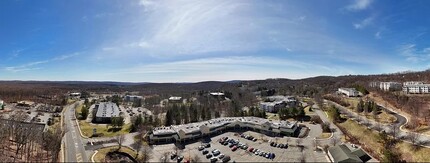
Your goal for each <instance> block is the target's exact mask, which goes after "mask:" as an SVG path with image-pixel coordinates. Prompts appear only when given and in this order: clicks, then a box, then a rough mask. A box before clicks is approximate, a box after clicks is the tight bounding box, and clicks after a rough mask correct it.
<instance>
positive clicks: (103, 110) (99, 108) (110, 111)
mask: <svg viewBox="0 0 430 163" xmlns="http://www.w3.org/2000/svg"><path fill="white" fill-rule="evenodd" d="M94 109H96V116H95V121H96V122H98V123H109V122H111V119H112V117H119V108H118V106H117V105H116V104H115V103H113V102H101V103H99V104H96V105H95V107H94Z"/></svg>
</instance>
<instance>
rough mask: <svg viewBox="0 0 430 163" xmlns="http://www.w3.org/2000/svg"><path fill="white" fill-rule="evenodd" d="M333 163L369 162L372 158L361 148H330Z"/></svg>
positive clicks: (338, 146)
mask: <svg viewBox="0 0 430 163" xmlns="http://www.w3.org/2000/svg"><path fill="white" fill-rule="evenodd" d="M328 150H329V152H330V154H331V156H332V157H333V159H334V160H333V162H367V161H369V160H370V159H371V158H370V156H368V155H367V154H366V152H364V151H363V150H362V149H361V148H352V147H348V145H346V144H341V145H337V146H334V147H330V148H329V149H328Z"/></svg>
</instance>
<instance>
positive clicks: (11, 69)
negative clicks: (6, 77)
mask: <svg viewBox="0 0 430 163" xmlns="http://www.w3.org/2000/svg"><path fill="white" fill-rule="evenodd" d="M77 55H79V53H73V54H69V55H61V56H58V57H55V58H52V59H47V60H42V61H34V62H29V63H26V64H23V65H18V66H9V67H5V68H4V70H6V71H9V72H22V71H30V70H39V69H42V68H41V67H36V66H40V65H43V64H47V63H50V62H54V61H62V60H66V59H68V58H71V57H75V56H77Z"/></svg>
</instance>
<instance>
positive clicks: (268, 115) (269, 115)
mask: <svg viewBox="0 0 430 163" xmlns="http://www.w3.org/2000/svg"><path fill="white" fill-rule="evenodd" d="M266 116H267V119H270V120H279V116H278V114H275V113H266Z"/></svg>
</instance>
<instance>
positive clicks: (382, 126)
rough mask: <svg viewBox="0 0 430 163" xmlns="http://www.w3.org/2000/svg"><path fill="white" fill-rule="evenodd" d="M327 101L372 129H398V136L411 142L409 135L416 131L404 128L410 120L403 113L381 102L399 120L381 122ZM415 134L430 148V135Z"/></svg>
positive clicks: (421, 143)
mask: <svg viewBox="0 0 430 163" xmlns="http://www.w3.org/2000/svg"><path fill="white" fill-rule="evenodd" d="M325 101H327V102H329V103H331V104H333V105H335V106H336V107H337V108H339V111H340V112H341V113H342V114H346V115H348V116H349V117H350V118H354V119H355V120H356V121H357V122H358V123H359V124H363V125H366V124H367V125H366V126H367V127H368V128H370V129H373V130H376V131H385V132H387V133H392V131H393V130H396V131H397V132H398V134H397V137H398V138H400V139H401V140H402V141H405V142H409V143H411V141H410V140H409V139H408V136H409V135H410V134H411V133H414V132H409V131H405V130H402V126H403V125H405V124H406V123H407V122H408V120H407V118H406V117H405V116H403V115H400V114H398V113H396V112H394V111H393V110H392V109H390V108H385V107H383V106H382V105H381V104H379V103H377V105H378V106H380V107H381V108H382V109H383V110H384V111H386V112H387V113H388V114H391V115H393V116H395V117H396V118H397V120H396V121H395V123H393V124H380V123H378V122H376V121H374V120H370V119H368V118H366V117H365V116H362V115H359V114H357V113H356V112H353V111H351V110H350V109H348V108H345V107H343V106H341V105H339V104H337V103H335V102H333V101H328V100H325ZM393 125H394V128H393ZM415 134H418V136H417V140H418V142H420V146H422V147H426V148H430V136H428V135H424V134H420V133H415Z"/></svg>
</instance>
